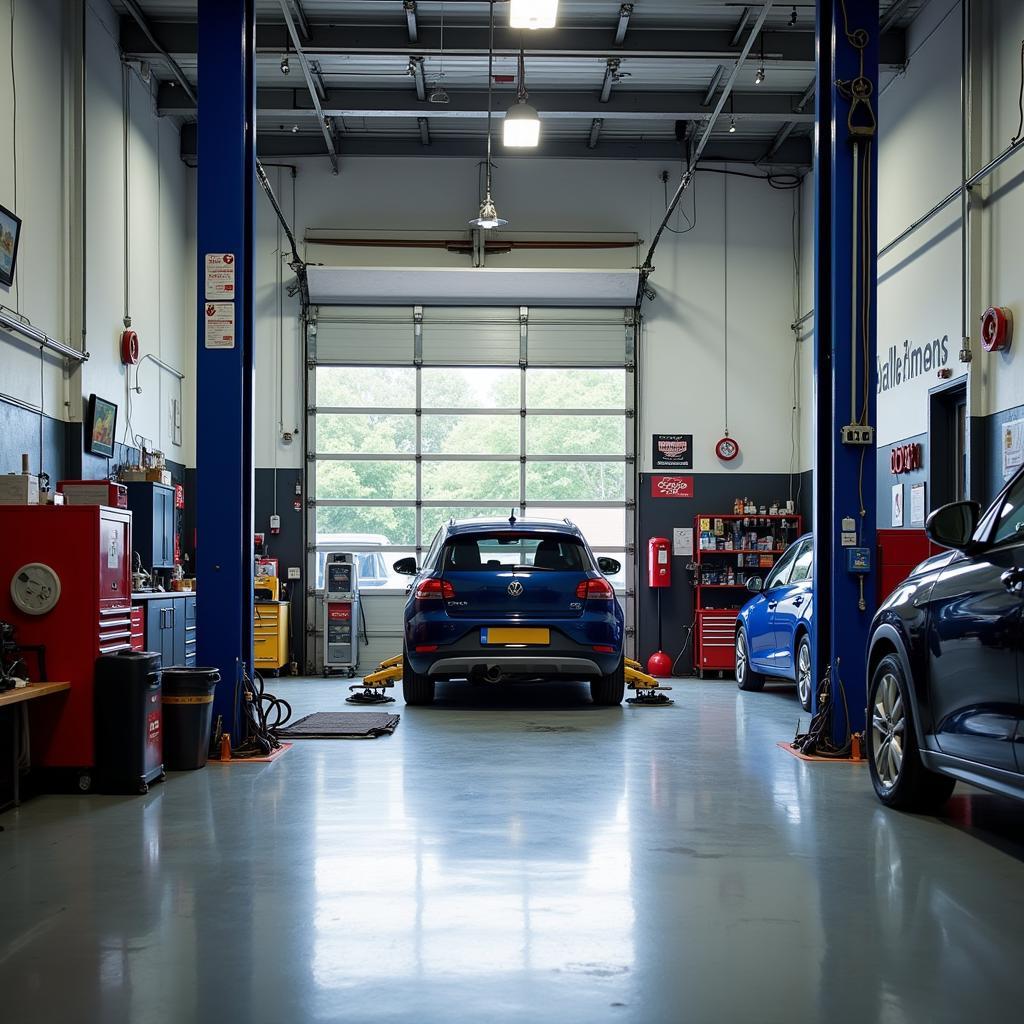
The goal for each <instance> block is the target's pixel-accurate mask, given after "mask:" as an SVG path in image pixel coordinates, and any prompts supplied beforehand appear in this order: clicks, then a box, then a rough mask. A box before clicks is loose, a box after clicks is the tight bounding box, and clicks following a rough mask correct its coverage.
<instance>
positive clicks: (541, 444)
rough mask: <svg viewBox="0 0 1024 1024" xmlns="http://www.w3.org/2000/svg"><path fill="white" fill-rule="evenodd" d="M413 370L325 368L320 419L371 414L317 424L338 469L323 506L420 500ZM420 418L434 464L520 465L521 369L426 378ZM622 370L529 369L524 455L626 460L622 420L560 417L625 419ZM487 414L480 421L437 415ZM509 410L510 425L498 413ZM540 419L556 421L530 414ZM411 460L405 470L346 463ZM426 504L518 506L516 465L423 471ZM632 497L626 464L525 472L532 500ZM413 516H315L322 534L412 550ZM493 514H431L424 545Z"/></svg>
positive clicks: (353, 512)
mask: <svg viewBox="0 0 1024 1024" xmlns="http://www.w3.org/2000/svg"><path fill="white" fill-rule="evenodd" d="M416 372H417V371H416V370H415V369H413V368H411V367H321V368H320V369H318V371H317V394H316V405H317V406H318V408H324V407H335V408H362V409H372V410H374V411H372V412H360V413H320V414H318V416H317V435H316V449H317V452H318V453H319V454H321V455H327V454H329V455H338V456H341V458H338V459H329V460H320V461H318V462H317V483H316V497H317V498H318V499H323V498H347V499H352V498H360V499H364V500H371V501H372V500H374V499H379V500H384V501H387V500H395V499H406V500H414V499H415V498H416V462H415V458H414V457H415V454H416V420H417V417H416V416H415V415H414V414H412V413H408V412H395V411H394V410H395V409H402V408H405V409H410V408H414V407H415V405H416ZM420 373H421V390H422V395H423V414H422V416H420V417H419V419H420V426H421V431H422V436H421V443H420V450H421V452H422V453H423V454H425V455H462V456H465V455H469V456H472V455H510V456H518V455H519V454H520V430H521V426H522V417H521V416H520V415H519V409H520V405H521V399H520V389H521V387H522V379H521V378H522V374H523V371H521V370H519V369H516V368H511V369H508V368H494V369H476V368H473V369H468V368H467V369H448V368H441V367H424V368H423V369H422V370H421V371H420ZM625 378H626V374H625V371H624V370H604V369H558V370H553V369H539V368H538V369H530V370H528V371H527V372H526V407H527V410H528V415H527V417H526V454H527V456H528V457H530V456H538V455H544V456H559V455H574V456H580V455H583V456H585V455H615V456H618V457H619V458H622V457H623V456H624V454H625V443H626V430H627V424H628V421H627V420H626V418H625V416H624V415H623V414H622V413H621V411H620V412H617V413H616V414H614V415H592V414H586V415H568V414H566V413H564V412H561V410H570V409H594V410H608V411H612V410H622V409H623V408H624V406H625V388H626V379H625ZM454 408H463V409H474V410H481V412H480V413H478V414H453V413H445V412H434V411H432V410H444V409H454ZM499 410H504V414H501V413H499V412H498V411H499ZM534 410H545V411H551V410H554V411H555V412H554V413H553V414H550V415H530V414H531V413H533V411H534ZM351 454H359V455H394V454H399V455H407V456H409V458H408V459H402V460H399V461H382V460H373V459H369V460H365V461H363V460H359V461H353V460H351V459H346V458H344V456H346V455H351ZM420 465H421V476H422V498H423V499H424V500H427V501H450V502H477V501H501V502H504V503H507V504H508V506H509V508H510V509H511V508H512V507H514V506H517V505H518V503H519V471H520V463H519V461H518V458H516V459H515V461H510V462H489V461H477V460H471V461H465V460H460V461H436V462H435V461H424V462H422V463H421V464H420ZM624 498H625V462H624V461H620V462H595V461H579V462H563V461H557V460H556V461H552V462H535V461H529V460H528V461H527V464H526V500H527V504H529V502H530V500H531V499H533V500H535V501H540V500H543V501H561V502H565V504H566V505H575V504H579V503H581V502H587V501H598V500H603V501H621V500H623V499H624ZM415 511H416V510H415V508H385V507H380V506H374V507H356V508H352V507H347V508H320V509H318V510H317V527H318V533H320V534H325V533H372V534H382V535H384V536H386V537H387V538H388V540H389V541H390V543H392V544H410V545H411V544H412V543H413V542H414V539H415ZM494 514H495V512H494V510H493V509H482V508H474V507H470V508H454V507H453V508H450V509H449V508H445V509H424V510H423V537H424V539H425V540H426V539H428V538H429V537H430V536H431V535H432V533H433V532H434V530H435V529H436V527H437V525H438V524H439V523H440V522H442V521H443V520H445V519H447V518H448V517H449V516H450V515H455V516H456V517H458V518H466V517H468V516H472V515H494Z"/></svg>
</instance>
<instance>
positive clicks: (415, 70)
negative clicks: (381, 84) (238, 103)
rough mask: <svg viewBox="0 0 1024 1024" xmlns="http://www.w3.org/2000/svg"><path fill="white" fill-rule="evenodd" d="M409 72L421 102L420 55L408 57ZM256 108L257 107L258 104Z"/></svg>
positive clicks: (424, 90)
mask: <svg viewBox="0 0 1024 1024" xmlns="http://www.w3.org/2000/svg"><path fill="white" fill-rule="evenodd" d="M409 74H411V75H412V77H413V81H414V82H415V83H416V99H418V100H420V101H421V102H422V101H423V100H425V99H426V98H427V80H426V78H425V77H424V74H423V58H422V57H410V58H409ZM257 109H259V107H258V106H257Z"/></svg>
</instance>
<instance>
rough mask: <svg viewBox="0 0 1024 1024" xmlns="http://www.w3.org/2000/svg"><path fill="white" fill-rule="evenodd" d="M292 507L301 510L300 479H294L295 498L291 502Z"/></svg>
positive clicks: (297, 510)
mask: <svg viewBox="0 0 1024 1024" xmlns="http://www.w3.org/2000/svg"><path fill="white" fill-rule="evenodd" d="M292 508H293V509H295V511H296V512H301V511H302V481H301V480H296V481H295V500H294V501H293V502H292Z"/></svg>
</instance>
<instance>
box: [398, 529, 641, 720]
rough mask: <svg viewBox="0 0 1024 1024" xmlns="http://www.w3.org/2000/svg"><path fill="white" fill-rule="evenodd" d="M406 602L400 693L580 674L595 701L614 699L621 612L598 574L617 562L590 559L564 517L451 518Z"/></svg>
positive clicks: (620, 674) (413, 571)
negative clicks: (444, 683) (448, 684)
mask: <svg viewBox="0 0 1024 1024" xmlns="http://www.w3.org/2000/svg"><path fill="white" fill-rule="evenodd" d="M394 568H395V571H396V572H399V573H403V574H405V575H410V576H415V579H414V580H413V581H412V584H411V585H410V587H409V599H408V601H407V602H406V605H405V627H404V633H405V635H404V643H403V651H402V653H403V666H402V689H403V692H404V696H405V702H406V704H414V705H416V704H430V703H432V702H433V700H434V684H435V683H436V682H437V681H438V680H448V679H469V680H471V681H473V682H498V681H499V680H503V679H510V680H527V679H550V678H566V679H579V680H586V681H588V682H589V683H590V694H591V698H592V699H593V701H594V703H595V704H602V705H615V704H620V703H621V702H622V697H623V693H624V690H625V670H624V662H623V650H622V642H623V635H624V625H623V615H622V609H621V607H620V606H619V602H618V601H617V600H616V598H615V590H614V588H613V587H612V585H611V584H610V583H609V582H608V580H607V579H606V578H605V576H606V575H609V576H612V575H614V574H615V573H616V572H618V571H619V569H620V568H621V567H620V565H619V563H618V562H617V561H615V559H612V558H600V559H597V558H595V557H594V554H593V552H592V551H591V550H590V547H589V545H588V544H587V542H586V540H585V539H584V537H583V534H582V533H581V532H580V531H579V529H578V528H577V527H576V526H574V525H573V524H572V523H570V522H569V521H568V520H564V521H563V522H549V521H546V520H532V519H519V520H517V519H515V518H514V517H510V518H509V519H504V520H496V519H474V520H467V521H462V522H456V521H454V520H453V521H452V522H449V523H447V524H446V525H445V526H442V527H441V529H440V530H438V532H437V535H436V536H435V537H434V541H433V543H432V544H431V545H430V550H429V551H428V552H427V555H426V557H425V558H424V560H423V564H422V565H421V566H417V565H416V561H415V559H413V558H402V559H399V561H397V562H395V566H394Z"/></svg>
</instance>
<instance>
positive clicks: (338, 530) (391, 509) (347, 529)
mask: <svg viewBox="0 0 1024 1024" xmlns="http://www.w3.org/2000/svg"><path fill="white" fill-rule="evenodd" d="M364 536H367V537H370V538H383V539H381V540H368V541H366V542H365V543H377V544H380V545H382V546H383V545H396V546H403V545H404V546H407V547H410V548H413V547H415V546H416V509H415V507H413V506H412V504H410V505H409V506H407V507H402V506H397V507H396V506H394V505H391V506H388V505H328V506H324V505H318V506H317V510H316V543H317V545H318V546H321V545H323V544H331V543H334V544H340V545H343V546H342V547H339V548H338V550H340V551H348V550H351V545H352V544H353V543H363V540H362V538H363V537H364ZM346 544H347V545H348V546H344V545H346ZM393 560H394V559H392V561H393Z"/></svg>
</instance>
